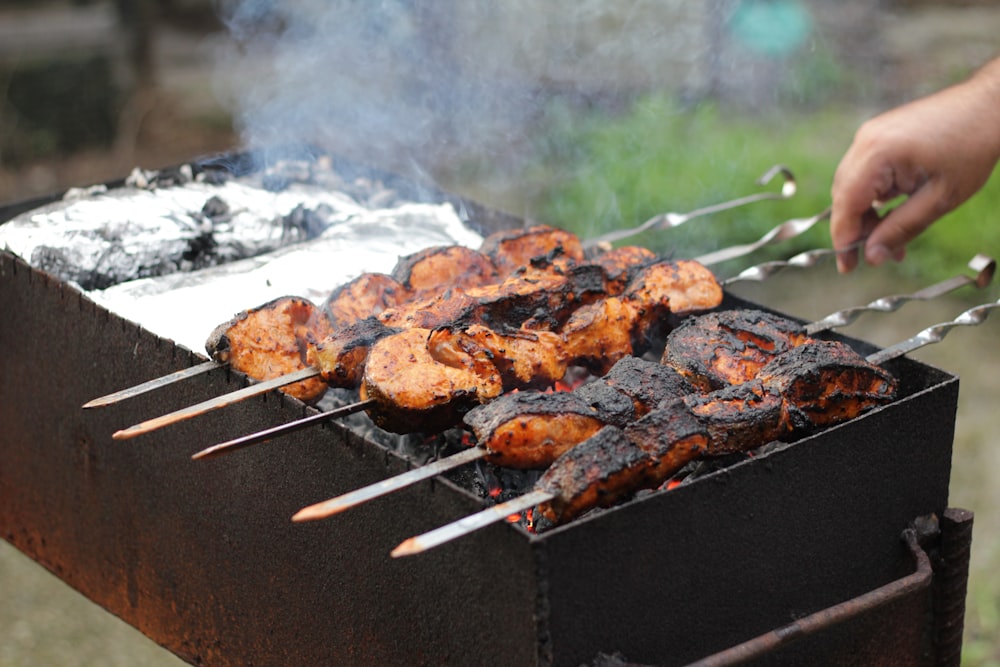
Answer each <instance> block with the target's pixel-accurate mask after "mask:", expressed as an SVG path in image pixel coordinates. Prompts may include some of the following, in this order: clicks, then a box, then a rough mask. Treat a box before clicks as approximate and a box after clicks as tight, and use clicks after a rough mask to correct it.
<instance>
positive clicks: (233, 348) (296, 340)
mask: <svg viewBox="0 0 1000 667" xmlns="http://www.w3.org/2000/svg"><path fill="white" fill-rule="evenodd" d="M330 332H331V329H330V323H329V321H328V320H327V317H326V315H325V314H324V313H323V311H322V310H321V309H319V308H317V307H316V306H315V305H314V304H313V303H312V302H311V301H309V300H308V299H302V298H299V297H281V298H278V299H274V300H273V301H269V302H268V303H265V304H264V305H262V306H260V307H258V308H253V309H250V310H245V311H243V312H241V313H238V314H237V315H236V316H235V317H234V318H233V319H231V320H229V321H228V322H225V323H223V324H220V325H219V326H218V327H216V328H215V330H214V331H213V332H212V334H211V335H210V336H209V337H208V341H207V342H206V343H205V349H206V350H207V351H208V354H209V356H211V357H212V359H213V360H215V361H216V362H218V363H220V364H229V365H230V367H232V368H235V369H236V370H238V371H241V372H243V373H246V374H247V375H249V376H250V377H252V378H254V379H256V380H269V379H271V378H276V377H279V376H281V375H286V374H288V373H292V372H294V371H298V370H302V369H304V368H308V363H307V362H306V353H307V350H308V347H309V344H310V343H311V342H313V341H315V340H318V339H320V338H323V337H324V336H327V335H329V334H330ZM326 388H327V385H326V383H325V382H323V381H322V380H320V379H319V378H310V379H308V380H303V381H301V382H296V383H294V384H292V385H289V386H287V387H285V388H284V391H285V392H286V393H288V394H290V395H292V396H294V397H296V398H298V399H300V400H302V401H305V402H307V403H310V402H314V401H318V400H319V399H320V398H321V397H322V396H323V394H324V393H325V392H326Z"/></svg>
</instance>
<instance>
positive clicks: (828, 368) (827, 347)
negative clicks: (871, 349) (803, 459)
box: [760, 340, 898, 432]
mask: <svg viewBox="0 0 1000 667" xmlns="http://www.w3.org/2000/svg"><path fill="white" fill-rule="evenodd" d="M760 379H761V380H762V381H763V382H766V383H767V384H769V385H771V386H773V387H774V388H775V391H777V392H778V393H780V394H781V396H782V398H783V399H784V403H785V412H786V420H787V422H788V424H789V429H791V430H794V431H796V432H799V431H812V430H815V429H817V428H820V427H823V426H829V425H831V424H838V423H840V422H844V421H847V420H848V419H853V418H854V417H857V416H858V415H860V414H861V413H863V412H866V411H867V410H870V409H872V408H874V407H877V406H879V405H884V404H886V403H889V402H890V401H892V400H893V399H894V398H895V396H896V390H897V388H898V383H897V381H896V379H895V378H894V377H893V376H892V375H891V374H890V373H889V372H888V371H886V370H885V369H884V368H881V367H879V366H876V365H874V364H872V363H870V362H868V361H867V360H866V359H864V358H863V357H861V356H860V355H859V354H858V353H857V352H855V351H854V350H853V349H851V348H850V347H848V346H847V345H845V344H844V343H840V342H837V341H823V340H816V341H812V342H810V343H809V344H808V345H801V346H799V347H796V348H794V349H792V350H789V351H788V352H786V353H785V354H783V355H781V356H780V357H777V358H776V359H774V361H772V362H771V363H769V364H768V365H767V366H765V367H764V368H762V369H761V371H760Z"/></svg>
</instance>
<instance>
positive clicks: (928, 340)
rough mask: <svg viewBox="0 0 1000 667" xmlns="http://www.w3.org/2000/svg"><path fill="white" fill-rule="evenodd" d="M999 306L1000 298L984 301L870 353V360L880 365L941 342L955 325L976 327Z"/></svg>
mask: <svg viewBox="0 0 1000 667" xmlns="http://www.w3.org/2000/svg"><path fill="white" fill-rule="evenodd" d="M998 306H1000V299H997V300H996V301H994V302H993V303H984V304H983V305H981V306H976V307H975V308H970V309H969V310H967V311H965V312H964V313H962V314H961V315H959V316H958V317H956V318H955V319H953V320H952V321H950V322H941V323H940V324H935V325H933V326H929V327H927V328H926V329H924V330H923V331H921V332H920V333H918V334H917V335H915V336H912V337H911V338H907V339H906V340H903V341H900V342H898V343H896V344H895V345H892V346H890V347H887V348H885V349H883V350H880V351H878V352H875V353H874V354H870V355H868V361H870V362H871V363H873V364H876V365H879V364H883V363H885V362H886V361H889V360H890V359H895V358H896V357H901V356H903V355H904V354H908V353H910V352H913V351H914V350H916V349H919V348H921V347H924V346H925V345H931V344H933V343H940V342H941V341H942V340H944V337H945V336H947V335H948V332H949V331H951V330H952V329H954V328H955V327H962V326H967V327H974V326H976V325H978V324H982V323H983V322H984V321H985V320H986V317H987V316H988V315H989V311H991V310H992V309H994V308H996V307H998Z"/></svg>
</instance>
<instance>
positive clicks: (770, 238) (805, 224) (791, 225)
mask: <svg viewBox="0 0 1000 667" xmlns="http://www.w3.org/2000/svg"><path fill="white" fill-rule="evenodd" d="M829 217H830V209H829V208H828V209H826V210H825V211H823V212H821V213H817V214H816V215H814V216H812V217H809V218H792V219H791V220H786V221H785V222H783V223H781V224H780V225H778V226H777V227H775V228H773V229H772V230H771V231H769V232H768V233H767V234H764V236H762V237H760V238H759V239H757V240H756V241H754V242H753V243H744V244H743V245H734V246H730V247H728V248H723V249H721V250H716V251H715V252H710V253H708V254H705V255H702V256H701V257H696V258H695V261H697V262H701V263H702V264H704V265H705V266H711V265H712V264H720V263H722V262H727V261H729V260H731V259H736V258H737V257H742V256H743V255H749V254H750V253H752V252H754V251H756V250H759V249H761V248H763V247H764V246H766V245H770V244H772V243H778V242H780V241H787V240H788V239H791V238H794V237H796V236H798V235H799V234H802V233H804V232H805V231H806V230H808V229H809V228H811V227H812V226H813V225H815V224H816V223H817V222H819V221H821V220H826V219H827V218H829Z"/></svg>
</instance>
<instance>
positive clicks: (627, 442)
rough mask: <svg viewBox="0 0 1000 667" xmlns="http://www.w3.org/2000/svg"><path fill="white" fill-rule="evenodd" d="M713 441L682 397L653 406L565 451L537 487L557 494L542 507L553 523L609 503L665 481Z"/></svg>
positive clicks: (549, 520) (541, 513) (541, 511)
mask: <svg viewBox="0 0 1000 667" xmlns="http://www.w3.org/2000/svg"><path fill="white" fill-rule="evenodd" d="M708 443H709V435H708V432H707V430H706V429H705V428H704V426H703V425H702V424H701V423H700V421H699V420H698V419H697V418H695V417H694V416H693V415H691V413H690V412H688V411H687V410H686V409H684V406H683V404H682V403H678V402H674V403H670V404H668V406H667V407H664V408H660V409H658V410H654V411H653V412H651V413H649V414H647V415H646V416H645V417H643V418H642V419H640V420H638V421H637V422H636V423H635V424H634V425H632V426H629V427H627V428H625V429H620V428H617V427H615V426H605V427H604V428H603V429H601V430H600V431H599V432H598V433H597V434H596V435H595V436H593V437H591V438H589V439H588V440H586V441H584V442H583V443H581V444H580V445H578V446H576V447H574V448H572V449H570V450H569V451H567V452H566V453H565V454H563V455H562V456H561V457H559V459H557V460H556V462H555V463H553V464H552V466H551V467H549V469H548V470H546V471H545V473H544V474H543V475H542V476H541V477H540V478H539V480H538V482H537V484H536V487H535V488H536V489H540V490H543V491H547V492H549V493H551V494H552V495H553V496H554V497H553V499H552V500H549V501H548V502H545V503H542V504H541V505H539V506H538V508H537V515H538V516H540V517H542V518H544V519H545V520H546V521H548V522H551V523H553V524H560V523H565V522H566V521H569V520H571V519H573V518H576V517H577V516H579V515H580V514H583V513H584V512H586V511H588V510H590V509H593V508H595V507H610V506H612V505H615V504H617V503H619V502H621V501H622V500H624V499H626V498H629V497H631V496H632V495H633V494H635V492H636V491H639V490H641V489H645V488H653V487H656V486H659V485H660V484H662V483H663V482H664V481H665V480H666V479H668V478H669V477H670V476H671V475H673V474H674V473H676V472H677V471H678V470H680V469H681V468H682V467H683V466H684V465H685V464H687V463H688V462H689V461H692V460H694V459H696V458H697V457H698V456H700V455H701V453H702V452H703V451H704V450H705V448H706V446H707V445H708Z"/></svg>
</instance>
